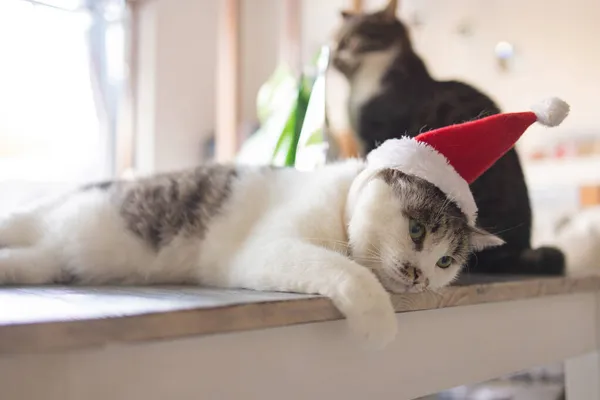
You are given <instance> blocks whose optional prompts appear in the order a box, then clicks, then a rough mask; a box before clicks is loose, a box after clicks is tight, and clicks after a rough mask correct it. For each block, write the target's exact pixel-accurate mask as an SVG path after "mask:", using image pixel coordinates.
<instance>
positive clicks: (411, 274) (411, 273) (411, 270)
mask: <svg viewBox="0 0 600 400" xmlns="http://www.w3.org/2000/svg"><path fill="white" fill-rule="evenodd" d="M403 266H404V270H405V271H406V275H407V276H408V278H409V279H412V281H413V283H418V282H419V278H421V277H422V276H423V271H421V269H420V268H418V267H416V266H414V265H413V264H411V263H404V265H403Z"/></svg>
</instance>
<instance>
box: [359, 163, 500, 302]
mask: <svg viewBox="0 0 600 400" xmlns="http://www.w3.org/2000/svg"><path fill="white" fill-rule="evenodd" d="M348 235H349V241H350V250H351V253H352V254H351V255H352V257H353V258H354V259H355V260H356V261H357V262H358V263H359V264H362V265H364V266H365V267H368V268H369V269H371V270H372V271H373V272H374V273H375V274H376V275H377V277H378V278H379V280H380V281H381V283H382V284H383V285H384V286H385V288H386V289H387V290H389V291H391V292H406V291H415V292H416V291H422V290H426V289H433V290H435V289H438V288H441V287H444V286H446V285H448V284H449V283H450V282H452V281H453V280H454V279H456V278H457V276H458V274H459V272H460V271H461V269H462V267H463V266H464V264H465V263H466V262H467V259H468V257H469V255H470V253H471V252H473V251H477V250H482V249H484V248H486V247H491V246H498V245H501V244H502V243H503V241H502V240H501V239H500V238H498V237H497V236H494V235H492V234H490V233H488V232H486V231H484V230H482V229H479V228H476V227H475V226H473V225H472V224H469V222H468V218H467V216H466V215H465V214H464V213H463V212H462V211H461V209H460V208H459V207H458V205H457V204H456V203H455V202H454V201H452V200H450V199H449V198H448V197H447V196H446V195H445V194H444V192H442V191H441V190H440V189H438V187H436V186H434V185H433V184H431V183H429V182H428V181H426V180H424V179H421V178H418V177H416V176H414V175H409V174H406V173H403V172H401V171H399V170H397V169H390V168H382V169H369V168H367V169H366V170H365V171H363V172H362V173H361V174H359V176H358V177H357V178H356V180H355V182H354V184H353V187H352V189H351V196H350V199H349V205H348Z"/></svg>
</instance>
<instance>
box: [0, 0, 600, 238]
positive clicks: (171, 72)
mask: <svg viewBox="0 0 600 400" xmlns="http://www.w3.org/2000/svg"><path fill="white" fill-rule="evenodd" d="M384 4H385V1H382V0H364V1H356V0H354V1H351V0H328V1H319V0H220V1H217V0H130V1H125V0H3V1H2V2H0V51H1V53H0V54H1V59H0V60H1V63H0V110H1V112H0V180H1V182H2V184H3V185H7V184H9V183H10V184H11V185H17V186H18V187H24V186H23V185H26V183H30V182H36V183H37V185H36V187H40V186H39V184H45V185H48V184H49V183H61V184H64V183H72V182H81V181H88V180H97V179H103V178H106V177H113V176H131V175H134V174H145V173H150V172H155V171H165V170H173V169H178V168H182V167H187V166H191V165H195V164H197V163H199V162H202V161H204V160H207V159H211V158H213V157H217V158H218V159H219V160H221V161H229V160H234V159H236V157H237V158H238V159H241V160H242V161H244V162H278V163H284V164H285V163H287V164H290V157H289V154H287V153H286V154H283V155H281V154H279V155H278V156H277V157H273V154H275V153H277V151H279V153H281V152H282V149H281V148H277V146H278V142H279V141H280V139H281V136H282V131H284V130H285V129H286V127H285V125H286V124H285V123H286V121H287V122H289V113H290V110H291V108H292V107H293V106H294V105H293V104H292V103H294V102H295V101H296V98H297V93H296V92H297V90H296V89H297V88H298V85H300V86H302V84H305V82H304V81H303V80H306V79H308V82H309V84H308V85H306V86H307V87H308V89H309V90H308V91H309V92H310V89H311V88H314V89H315V92H318V90H321V86H319V85H318V84H317V85H315V84H314V80H315V77H316V76H318V74H319V69H318V63H317V61H318V60H317V59H318V56H319V52H321V51H322V50H323V46H326V45H328V44H329V42H330V35H331V32H332V30H333V29H335V27H337V25H338V24H339V22H340V21H339V11H340V10H341V9H342V8H347V9H348V8H354V7H356V8H361V9H364V10H370V9H377V8H379V7H382V6H383V5H384ZM398 14H399V15H400V17H401V19H402V20H403V21H404V23H405V24H406V25H407V26H408V28H409V30H410V34H411V36H412V39H413V42H414V45H415V47H416V50H417V52H418V53H419V54H420V55H421V56H422V57H423V58H424V60H425V62H426V63H427V66H428V68H429V69H430V71H431V72H432V74H433V75H434V77H436V78H437V79H460V80H463V81H465V82H468V83H469V84H472V85H474V86H475V87H477V88H479V89H481V90H482V91H483V92H485V93H487V94H488V95H490V96H491V97H493V99H494V100H496V101H497V103H498V104H499V105H500V107H501V108H502V109H503V110H505V111H520V110H523V109H527V107H529V105H530V104H532V103H534V102H536V101H539V99H541V98H544V97H547V96H552V95H556V96H560V97H562V98H564V99H566V100H568V101H569V103H570V104H571V106H572V113H571V116H570V117H569V118H568V119H567V120H566V121H565V123H564V124H563V125H561V126H560V127H559V128H556V129H551V130H544V129H541V128H539V127H534V128H532V129H530V130H529V131H528V132H527V134H526V135H524V137H523V139H522V140H521V141H520V142H519V144H518V147H519V150H520V152H519V154H520V156H521V159H522V162H523V164H524V168H525V172H526V177H527V181H528V184H529V187H530V191H531V197H532V202H533V206H534V207H533V208H534V212H535V216H536V217H535V219H534V221H535V224H536V227H541V229H537V230H536V240H543V232H545V230H544V229H543V228H545V227H546V225H547V224H551V223H553V221H554V220H555V219H556V218H559V216H560V215H561V213H563V212H566V211H572V210H575V209H577V208H579V207H581V206H585V205H589V204H594V203H596V201H597V200H598V201H600V190H599V189H597V187H596V185H597V184H598V181H600V126H599V125H600V122H599V119H598V118H595V116H596V114H597V112H596V108H597V105H596V103H597V101H595V100H596V99H595V97H594V95H595V94H596V93H598V91H599V90H600V70H599V69H598V68H597V65H598V62H599V61H600V47H599V46H597V45H596V43H595V41H596V39H595V38H597V37H598V34H599V33H600V26H599V25H598V24H597V20H598V16H600V3H598V2H597V1H595V0H571V1H568V2H567V1H566V0H550V1H547V0H527V1H518V0H452V1H442V0H402V1H401V2H400V4H399V10H398ZM301 73H304V75H303V76H302V77H301ZM303 82H304V83H303ZM317 89H318V90H317ZM317 94H319V93H317ZM261 96H262V97H261ZM321 97H322V96H321ZM310 98H311V101H312V103H314V104H313V105H312V107H309V110H308V112H307V115H306V119H307V121H305V125H307V126H306V127H305V131H307V132H304V133H303V134H304V135H305V139H303V140H300V144H299V146H297V147H298V154H297V155H296V156H295V158H296V160H295V161H296V165H298V164H301V165H302V166H304V165H307V166H308V167H310V166H312V165H315V164H318V163H319V162H322V160H321V159H320V158H319V157H321V156H322V152H323V149H324V147H327V144H325V146H323V142H326V140H325V139H323V138H322V135H321V136H319V135H317V136H314V135H313V136H312V137H311V135H310V134H312V133H317V134H318V132H317V131H318V130H319V129H320V127H321V125H322V120H323V118H322V113H323V111H322V108H323V107H322V99H319V98H318V96H317V95H315V94H314V93H313V96H311V97H310ZM311 110H312V111H311ZM315 110H316V112H315ZM275 114H277V115H275ZM330 118H335V117H330ZM288 128H289V124H288ZM288 130H289V129H288ZM265 131H269V132H266V133H265ZM309 131H310V132H309ZM250 137H253V139H252V140H248V139H249V138H250ZM284 139H285V137H284ZM296 139H298V138H296ZM291 140H292V142H293V141H294V138H293V137H292V139H291ZM306 143H311V144H319V145H320V146H316V147H309V146H306ZM279 144H281V143H279ZM307 147H309V148H307ZM283 150H284V151H283V152H284V153H285V152H286V151H288V150H289V144H288V148H285V149H283ZM292 158H294V157H292ZM292 161H293V160H292ZM292 164H293V162H292ZM11 193H13V194H12V195H9V196H8V198H4V199H2V203H1V204H5V205H7V206H8V205H10V204H13V203H15V202H19V201H20V199H19V200H17V199H16V198H17V197H18V196H17V195H16V192H14V191H11ZM36 193H37V192H36ZM13 197H14V198H15V200H11V199H12V198H13ZM11 201H12V203H11ZM1 204H0V205H1Z"/></svg>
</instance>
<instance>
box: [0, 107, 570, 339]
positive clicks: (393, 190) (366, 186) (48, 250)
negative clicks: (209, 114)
mask: <svg viewBox="0 0 600 400" xmlns="http://www.w3.org/2000/svg"><path fill="white" fill-rule="evenodd" d="M556 101H558V100H556ZM560 104H562V103H560ZM560 104H559V105H560ZM552 105H554V106H555V104H554V103H552ZM550 108H552V107H550ZM555 108H556V107H555ZM522 114H523V113H522ZM532 114H533V113H532ZM504 117H505V118H508V117H510V115H509V114H507V115H504ZM493 118H494V117H490V118H489V119H491V122H492V123H493V122H494V120H493ZM536 118H537V117H536ZM509 119H510V118H509ZM481 121H484V124H485V120H480V121H477V123H481ZM532 122H533V121H532ZM532 122H531V123H532ZM546 122H548V121H546ZM548 124H550V123H549V122H548ZM481 126H484V127H485V125H481ZM453 128H456V129H454V130H452V129H451V130H450V131H448V130H447V129H446V131H444V130H440V131H430V132H427V133H426V134H423V135H421V136H419V137H417V138H414V139H408V138H403V139H394V140H389V141H387V142H385V143H384V144H383V145H381V146H380V147H378V148H377V149H375V150H374V151H372V152H371V153H370V155H369V157H368V159H367V160H366V161H359V160H350V161H346V162H342V163H339V164H333V165H328V166H326V167H323V168H322V169H319V170H316V171H311V172H301V171H297V170H294V169H272V168H269V167H243V166H227V165H207V166H202V167H198V168H195V169H191V170H187V171H181V172H175V173H170V174H161V175H156V176H152V177H146V178H141V179H137V180H133V181H115V182H105V183H98V184H90V185H87V186H84V187H82V188H80V189H78V190H75V191H73V192H70V193H68V194H66V195H64V196H61V197H59V198H55V199H53V200H48V201H44V202H42V203H41V204H38V205H35V206H31V207H29V208H27V209H23V210H20V211H17V212H14V213H12V214H11V215H9V216H8V217H6V218H4V219H1V220H0V245H2V246H4V248H2V249H1V250H0V283H3V284H25V285H37V284H49V283H59V284H77V285H87V284H89V285H92V284H93V285H97V284H132V285H143V284H175V283H195V284H202V285H209V286H217V287H226V288H248V289H255V290H272V291H291V292H300V293H316V294H321V295H324V296H327V297H329V298H330V299H331V300H332V301H333V303H334V304H335V306H336V307H338V309H339V310H340V311H341V312H342V313H343V314H344V315H345V316H346V317H347V320H348V322H349V324H350V326H351V328H352V329H353V330H354V331H355V332H356V333H357V334H358V335H360V336H361V337H364V338H365V339H367V341H368V342H369V343H371V344H372V345H375V346H384V345H385V344H387V343H389V342H390V341H391V340H392V339H393V338H394V337H395V335H396V331H397V323H396V319H395V315H394V309H393V307H392V303H391V301H390V296H389V294H388V291H391V292H406V291H422V290H427V289H431V290H434V289H437V288H441V287H443V286H445V285H447V284H449V283H450V282H451V281H452V280H454V279H455V278H456V277H457V275H458V274H459V272H460V270H461V267H462V265H463V264H464V263H465V261H466V260H467V256H468V255H469V253H470V252H471V251H473V250H480V249H482V248H485V247H488V246H496V245H500V244H501V243H502V241H501V240H500V239H498V238H497V237H496V236H493V235H491V234H489V233H487V232H485V231H483V230H482V229H479V228H477V227H476V226H475V219H476V211H477V208H476V206H475V202H474V200H473V197H472V194H471V192H470V190H469V186H468V180H470V179H472V178H473V177H474V176H475V177H476V176H478V175H479V174H481V173H482V172H483V171H484V170H485V169H487V168H489V165H491V164H492V163H493V162H494V161H495V159H497V158H498V157H500V156H501V155H502V154H503V152H505V151H506V149H504V148H502V146H497V148H496V149H495V150H494V149H492V150H491V151H490V145H489V143H487V142H486V150H485V151H484V152H483V153H485V154H487V156H484V157H483V158H484V160H483V161H482V157H481V154H482V153H481V151H480V149H479V150H477V147H478V146H477V145H475V144H474V143H470V144H468V145H466V143H465V144H463V145H460V137H461V126H458V125H457V126H456V127H453ZM476 128H477V126H476ZM478 129H479V128H478ZM513 129H514V127H513ZM524 129H525V128H524ZM524 129H523V130H524ZM449 135H451V136H452V137H453V138H454V139H453V141H452V145H451V146H450V147H449V146H448V145H447V144H446V141H447V139H448V136H449ZM502 137H505V138H508V139H506V140H508V141H510V143H508V145H510V146H512V144H513V141H516V140H517V138H518V136H517V137H516V138H515V137H513V138H511V137H510V135H502ZM469 140H470V139H469ZM457 143H458V144H459V146H458V147H460V157H461V158H464V157H466V158H467V159H468V158H469V157H470V155H472V154H474V153H473V152H477V157H476V158H477V159H478V160H479V161H477V160H475V162H474V163H471V164H472V165H471V166H469V167H468V168H467V169H465V168H464V167H461V166H460V160H459V159H457V158H456V157H457V154H453V152H456V144H457ZM453 146H454V147H453ZM510 146H509V147H510ZM492 147H493V146H492ZM505 147H506V146H505ZM486 152H487V153H486ZM449 159H450V161H452V162H456V163H457V164H456V165H454V166H452V164H448V163H449ZM386 289H387V290H386Z"/></svg>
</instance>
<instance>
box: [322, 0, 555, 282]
mask: <svg viewBox="0 0 600 400" xmlns="http://www.w3.org/2000/svg"><path fill="white" fill-rule="evenodd" d="M396 9H397V1H396V0H391V1H390V2H389V3H388V5H387V7H385V9H384V10H382V11H378V12H374V13H365V14H354V13H350V12H342V16H343V23H342V24H341V27H340V28H339V30H338V31H337V32H336V34H335V38H334V43H333V44H332V50H331V51H332V54H331V65H332V66H333V67H334V68H335V69H336V70H338V71H340V72H341V73H342V74H343V75H344V76H345V78H346V79H347V81H348V83H349V86H350V88H349V89H350V93H349V97H348V104H347V111H348V116H349V122H350V125H351V126H352V130H353V132H354V134H355V139H356V140H357V142H358V148H359V156H361V157H364V156H366V154H368V152H369V151H371V150H372V149H374V148H375V147H377V146H378V145H379V144H380V143H383V142H384V141H385V140H387V139H391V138H395V137H400V136H402V135H410V136H415V135H417V134H419V133H421V132H424V131H427V130H430V129H438V128H441V127H444V126H449V125H453V124H457V123H463V122H465V121H472V120H476V119H479V118H483V117H485V116H489V115H493V114H498V113H499V112H500V110H499V109H498V107H497V106H496V104H495V103H494V102H493V101H492V100H491V99H490V98H489V97H487V96H486V95H485V94H483V93H481V92H480V91H478V90H477V89H475V88H473V87H472V86H469V85H467V84H465V83H462V82H457V81H437V80H435V79H434V78H433V77H432V76H431V75H430V74H429V72H428V70H427V68H426V66H425V64H424V62H423V61H422V59H421V58H420V57H419V56H418V55H417V54H416V53H415V51H414V49H413V46H412V43H411V41H410V37H409V33H408V31H407V29H406V27H405V26H404V24H402V22H401V21H399V20H398V19H397V17H396ZM482 134H487V133H485V132H482ZM471 190H472V191H473V194H474V196H475V200H476V202H477V205H478V207H479V217H478V223H479V225H480V226H482V227H484V228H486V229H488V230H490V231H493V232H497V234H498V235H499V236H500V237H501V238H502V239H503V240H504V241H505V242H506V245H505V246H502V247H497V248H493V249H487V250H484V251H482V252H478V253H476V254H475V255H474V256H473V257H472V259H471V261H470V263H469V267H468V271H469V272H472V273H487V274H495V273H499V274H500V273H501V274H525V275H561V274H563V272H564V257H563V254H562V253H561V252H560V251H559V250H558V249H555V248H552V247H540V248H537V249H532V248H531V243H530V237H531V223H532V221H531V219H532V216H531V207H530V203H529V195H528V190H527V186H526V184H525V179H524V176H523V172H522V170H521V164H520V162H519V158H518V155H517V152H516V150H515V149H514V148H513V149H511V150H510V151H508V152H507V153H506V155H505V156H504V157H502V158H501V159H500V160H499V161H498V162H497V163H496V164H495V165H494V166H492V167H491V168H490V169H489V170H488V171H487V172H486V173H484V174H483V175H482V176H481V177H480V178H479V179H478V180H476V181H475V182H473V184H472V185H471Z"/></svg>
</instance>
